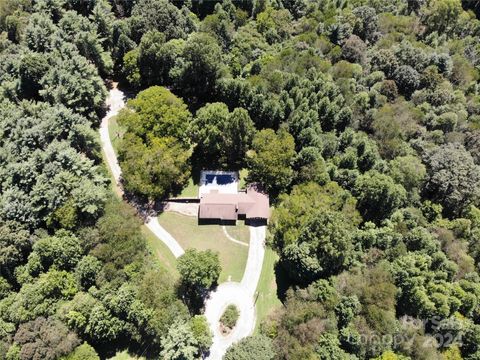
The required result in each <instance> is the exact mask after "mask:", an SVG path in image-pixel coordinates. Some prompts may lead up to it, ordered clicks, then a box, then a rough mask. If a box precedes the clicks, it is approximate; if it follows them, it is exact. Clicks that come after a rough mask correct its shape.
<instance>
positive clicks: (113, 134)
mask: <svg viewBox="0 0 480 360" xmlns="http://www.w3.org/2000/svg"><path fill="white" fill-rule="evenodd" d="M108 134H109V135H110V140H111V141H112V147H113V150H114V151H115V155H117V156H118V153H117V149H118V144H119V143H120V140H121V139H122V137H123V134H125V129H124V128H122V127H121V126H120V125H118V123H117V117H116V116H114V117H113V118H111V119H110V120H109V121H108Z"/></svg>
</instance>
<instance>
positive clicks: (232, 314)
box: [220, 305, 240, 329]
mask: <svg viewBox="0 0 480 360" xmlns="http://www.w3.org/2000/svg"><path fill="white" fill-rule="evenodd" d="M239 316H240V312H239V311H238V308H237V307H236V306H235V305H228V306H227V309H226V310H225V312H224V313H223V315H222V317H221V318H220V323H221V324H222V325H223V326H225V327H227V328H229V329H233V328H234V327H235V325H236V324H237V320H238V317H239Z"/></svg>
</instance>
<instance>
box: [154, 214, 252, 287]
mask: <svg viewBox="0 0 480 360" xmlns="http://www.w3.org/2000/svg"><path fill="white" fill-rule="evenodd" d="M158 221H159V223H160V225H161V226H163V227H164V228H165V229H166V230H167V231H168V232H169V233H170V234H172V236H173V237H174V238H175V239H176V240H177V241H178V242H179V244H180V245H181V246H182V247H183V248H184V249H190V248H194V249H198V250H207V249H210V250H213V251H216V252H218V254H219V258H220V264H221V265H222V272H221V274H220V278H219V280H218V281H219V283H222V282H224V281H228V279H229V277H230V276H231V280H232V281H240V280H241V279H242V277H243V272H244V271H245V264H246V263H247V256H248V247H246V246H242V245H239V244H236V243H234V242H232V241H230V240H228V239H227V237H226V236H225V234H224V233H223V230H222V227H221V226H220V225H198V222H197V218H196V217H190V216H185V215H181V214H177V213H170V212H165V213H163V214H161V215H160V216H159V217H158ZM237 227H238V228H239V229H238V231H239V232H241V231H244V232H245V233H247V234H248V231H249V230H248V227H247V226H245V225H243V224H239V225H237ZM241 228H243V230H242V229H241ZM243 236H245V235H243Z"/></svg>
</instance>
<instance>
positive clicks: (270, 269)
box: [255, 247, 282, 333]
mask: <svg viewBox="0 0 480 360" xmlns="http://www.w3.org/2000/svg"><path fill="white" fill-rule="evenodd" d="M277 261H278V255H277V253H276V252H275V251H273V250H272V249H271V248H269V247H267V248H266V249H265V258H264V259H263V267H262V273H261V274H260V279H259V280H258V285H257V294H258V298H257V301H256V310H257V322H256V324H255V333H258V331H259V329H260V324H261V322H262V321H263V320H264V319H265V318H266V317H267V316H268V315H269V314H271V313H272V312H273V311H274V310H275V309H278V308H279V307H281V306H282V302H281V301H280V300H279V299H278V297H277V282H276V278H275V263H276V262H277Z"/></svg>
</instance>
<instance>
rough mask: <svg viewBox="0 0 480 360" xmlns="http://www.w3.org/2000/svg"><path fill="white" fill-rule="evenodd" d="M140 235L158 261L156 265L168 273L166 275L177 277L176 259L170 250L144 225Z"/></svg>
mask: <svg viewBox="0 0 480 360" xmlns="http://www.w3.org/2000/svg"><path fill="white" fill-rule="evenodd" d="M142 233H143V236H144V237H145V239H146V240H147V246H148V248H149V249H150V251H151V252H152V253H153V255H154V258H155V259H157V260H158V265H159V266H160V267H161V268H162V269H164V270H165V271H167V272H168V274H170V275H172V276H174V277H175V280H176V279H177V278H178V277H179V274H178V270H177V259H175V256H173V254H172V252H171V251H170V249H169V248H168V247H167V245H165V244H164V243H163V242H162V241H161V240H160V239H159V238H157V237H156V236H155V235H154V234H153V233H152V232H151V231H150V230H149V229H148V228H147V227H146V226H145V225H142Z"/></svg>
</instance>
